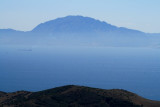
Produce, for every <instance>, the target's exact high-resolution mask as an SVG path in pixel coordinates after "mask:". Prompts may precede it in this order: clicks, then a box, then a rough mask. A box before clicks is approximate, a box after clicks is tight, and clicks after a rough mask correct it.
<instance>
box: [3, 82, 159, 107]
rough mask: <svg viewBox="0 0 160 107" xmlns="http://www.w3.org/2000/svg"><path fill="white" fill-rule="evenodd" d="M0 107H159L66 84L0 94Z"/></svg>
mask: <svg viewBox="0 0 160 107" xmlns="http://www.w3.org/2000/svg"><path fill="white" fill-rule="evenodd" d="M0 106H2V107H8V106H9V107H160V102H159V101H152V100H147V99H145V98H142V97H140V96H138V95H136V94H134V93H131V92H128V91H125V90H121V89H112V90H104V89H97V88H90V87H84V86H74V85H68V86H63V87H57V88H53V89H49V90H44V91H39V92H27V91H18V92H14V93H4V92H0Z"/></svg>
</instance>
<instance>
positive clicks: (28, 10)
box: [0, 0, 160, 33]
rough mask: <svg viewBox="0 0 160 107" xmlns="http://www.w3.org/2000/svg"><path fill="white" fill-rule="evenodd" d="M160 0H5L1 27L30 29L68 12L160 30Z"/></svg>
mask: <svg viewBox="0 0 160 107" xmlns="http://www.w3.org/2000/svg"><path fill="white" fill-rule="evenodd" d="M158 4H160V1H159V0H154V1H150V0H141V1H139V0H134V1H128V0H121V1H116V0H101V1H97V0H87V1H83V0H70V1H65V0H47V1H43V0H34V1H33V0H27V1H21V0H14V1H10V0H2V1H0V12H1V19H0V23H1V25H0V29H6V28H11V29H15V30H21V31H30V30H32V29H33V28H34V27H36V26H37V25H38V24H40V23H43V22H46V21H49V20H53V19H56V18H59V17H64V16H68V15H82V16H87V17H92V18H95V19H98V20H101V21H105V22H107V23H110V24H112V25H115V26H118V27H126V28H129V29H135V30H140V31H143V32H146V33H160V31H159V28H160V21H159V19H160V15H159V14H158V13H159V10H160V7H159V5H158Z"/></svg>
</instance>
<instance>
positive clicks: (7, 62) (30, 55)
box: [0, 46, 160, 100]
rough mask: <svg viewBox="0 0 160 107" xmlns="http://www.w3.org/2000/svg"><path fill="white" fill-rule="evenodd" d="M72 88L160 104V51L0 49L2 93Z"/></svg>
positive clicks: (135, 49) (6, 47)
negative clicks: (129, 93)
mask: <svg viewBox="0 0 160 107" xmlns="http://www.w3.org/2000/svg"><path fill="white" fill-rule="evenodd" d="M69 84H74V85H84V86H91V87H97V88H103V89H113V88H116V89H117V88H118V89H125V90H129V91H132V92H134V93H137V94H139V95H141V96H143V97H145V98H149V99H153V100H160V92H159V90H160V85H159V84H160V49H156V48H118V47H117V48H109V47H107V48H106V47H50V46H48V47H44V46H0V91H5V92H12V91H17V90H28V91H38V90H44V89H48V88H54V87H57V86H62V85H69Z"/></svg>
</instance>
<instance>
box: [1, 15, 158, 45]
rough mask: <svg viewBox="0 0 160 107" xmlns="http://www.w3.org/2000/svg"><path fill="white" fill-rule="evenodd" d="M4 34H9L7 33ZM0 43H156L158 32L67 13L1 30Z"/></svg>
mask: <svg viewBox="0 0 160 107" xmlns="http://www.w3.org/2000/svg"><path fill="white" fill-rule="evenodd" d="M6 35H9V36H10V35H12V36H11V37H6ZM0 37H1V38H0V44H16V45H17V44H25V45H26V44H27V45H28V44H29V45H30V44H31V45H33V44H36V45H37V44H38V45H39V44H50V45H65V46H67V45H72V46H73V45H74V46H116V47H117V46H119V47H126V46H127V47H130V46H131V47H146V46H150V47H159V46H160V34H158V33H157V34H154V33H144V32H141V31H138V30H133V29H128V28H124V27H116V26H114V25H111V24H108V23H107V22H103V21H99V20H96V19H93V18H90V17H83V16H66V17H62V18H57V19H54V20H51V21H48V22H44V23H41V24H39V25H38V26H36V27H35V28H34V29H33V30H32V31H28V32H22V31H15V30H12V29H1V30H0Z"/></svg>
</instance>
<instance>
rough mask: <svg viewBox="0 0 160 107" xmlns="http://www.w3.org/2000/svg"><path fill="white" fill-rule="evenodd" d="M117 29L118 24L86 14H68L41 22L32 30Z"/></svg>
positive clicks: (83, 30) (89, 30) (79, 30)
mask: <svg viewBox="0 0 160 107" xmlns="http://www.w3.org/2000/svg"><path fill="white" fill-rule="evenodd" d="M115 29H117V27H116V26H113V25H110V24H108V23H106V22H103V21H100V20H96V19H94V18H90V17H84V16H66V17H61V18H57V19H54V20H51V21H48V22H45V23H41V24H39V25H38V26H37V27H35V28H34V29H33V30H32V31H33V32H47V33H57V32H65V33H66V32H68V33H75V32H76V33H77V32H78V33H79V32H98V31H99V32H106V31H110V30H115Z"/></svg>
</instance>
